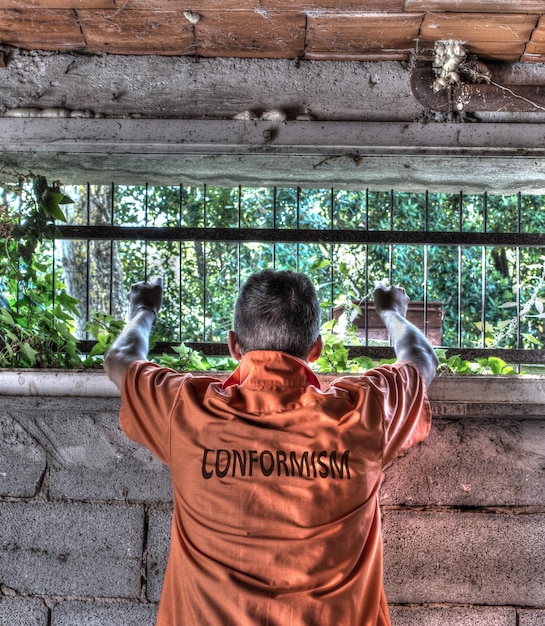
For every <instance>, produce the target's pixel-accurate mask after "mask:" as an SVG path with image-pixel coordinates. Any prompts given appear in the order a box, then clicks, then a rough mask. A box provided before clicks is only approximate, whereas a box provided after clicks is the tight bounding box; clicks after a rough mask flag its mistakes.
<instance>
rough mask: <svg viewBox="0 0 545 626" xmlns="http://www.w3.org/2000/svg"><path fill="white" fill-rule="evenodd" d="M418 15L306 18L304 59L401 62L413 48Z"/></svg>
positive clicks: (322, 16) (331, 15)
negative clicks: (395, 60) (390, 60)
mask: <svg viewBox="0 0 545 626" xmlns="http://www.w3.org/2000/svg"><path fill="white" fill-rule="evenodd" d="M421 21H422V15H419V14H406V13H405V14H396V15H388V16H377V15H365V16H361V15H360V16H355V15H350V14H348V15H334V14H328V15H316V16H309V18H308V23H307V42H306V47H305V58H308V59H316V60H323V59H325V58H330V59H335V60H338V59H347V60H348V59H351V60H357V59H361V60H371V59H372V58H373V59H376V60H378V59H380V60H387V59H404V58H407V56H408V54H409V53H410V51H411V50H412V49H413V48H414V45H415V43H414V40H415V38H417V37H418V33H419V27H420V24H421Z"/></svg>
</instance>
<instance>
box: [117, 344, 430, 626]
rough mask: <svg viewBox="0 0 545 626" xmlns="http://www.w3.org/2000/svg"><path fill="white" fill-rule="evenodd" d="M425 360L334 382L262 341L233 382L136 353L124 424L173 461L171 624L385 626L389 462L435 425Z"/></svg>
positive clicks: (163, 612) (161, 617)
mask: <svg viewBox="0 0 545 626" xmlns="http://www.w3.org/2000/svg"><path fill="white" fill-rule="evenodd" d="M430 419H431V414H430V409H429V404H428V400H427V396H426V392H425V386H424V382H423V379H422V377H421V374H420V370H419V369H418V368H417V367H416V366H415V365H414V364H411V363H407V362H406V363H397V364H395V365H385V366H382V367H378V368H376V369H373V370H370V371H369V372H367V373H365V374H362V375H357V376H346V377H342V378H339V379H337V380H336V381H335V382H334V383H333V384H332V385H331V387H330V388H329V389H328V390H327V391H321V390H320V384H319V382H318V380H317V378H316V377H315V375H314V374H313V373H312V371H311V370H310V369H308V367H307V365H306V364H305V363H304V362H303V361H301V360H299V359H296V358H294V357H292V356H290V355H288V354H286V353H283V352H274V351H253V352H249V353H247V354H246V355H245V356H244V357H243V359H242V361H241V362H240V365H239V367H238V368H237V370H236V371H235V372H234V373H233V374H232V376H231V377H230V378H229V379H228V380H227V381H225V383H224V384H223V385H222V384H221V382H218V381H217V380H215V379H213V378H209V377H204V376H192V375H190V374H180V373H177V372H174V371H172V370H170V369H166V368H161V367H159V366H157V365H155V364H153V363H149V362H147V361H137V362H135V363H133V364H131V366H130V367H129V368H128V369H127V371H126V373H125V376H124V379H123V390H122V406H121V413H120V421H121V426H122V428H123V430H124V431H125V433H126V434H127V435H128V436H129V437H130V438H131V439H133V440H134V441H137V442H139V443H141V444H142V445H144V446H146V447H147V448H149V449H150V450H151V451H152V452H153V453H154V454H155V455H156V456H157V457H158V458H159V459H161V460H162V461H163V462H164V463H166V464H167V465H168V466H169V467H170V470H171V475H172V483H173V488H174V514H173V520H172V537H171V549H170V555H169V559H168V564H167V569H166V574H165V579H164V584H163V591H162V597H161V602H160V606H159V614H158V621H157V624H159V625H160V626H180V625H183V626H209V625H211V626H229V625H232V626H329V625H335V626H377V625H379V626H385V625H388V624H390V618H389V615H388V608H387V605H386V600H385V596H384V589H383V583H382V538H381V527H380V512H379V506H378V492H379V487H380V484H381V480H382V470H383V468H384V467H385V466H386V465H387V464H388V463H390V462H391V461H392V460H393V459H394V458H395V457H396V456H398V455H399V454H400V453H401V452H402V451H404V450H406V449H407V448H409V447H410V446H411V445H413V444H415V443H417V442H418V441H421V440H422V439H423V438H424V437H426V435H427V434H428V431H429V428H430Z"/></svg>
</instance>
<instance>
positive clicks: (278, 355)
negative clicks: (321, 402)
mask: <svg viewBox="0 0 545 626" xmlns="http://www.w3.org/2000/svg"><path fill="white" fill-rule="evenodd" d="M242 384H244V385H246V386H248V387H262V386H267V387H273V386H286V385H287V384H289V386H292V387H306V386H307V385H313V386H314V387H316V388H317V389H320V381H319V380H318V378H317V377H316V375H315V374H314V372H313V371H312V370H311V369H310V367H309V365H308V363H307V362H306V361H303V359H299V358H297V357H295V356H292V355H291V354H288V353H287V352H280V351H276V350H252V351H251V352H247V353H246V354H244V355H243V357H242V359H241V360H240V363H239V365H238V367H237V369H236V370H235V371H234V372H233V373H232V374H231V375H230V376H229V378H228V379H227V380H226V381H225V382H224V383H223V385H222V387H223V388H224V389H225V388H227V387H230V386H231V385H242Z"/></svg>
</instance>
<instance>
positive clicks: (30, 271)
mask: <svg viewBox="0 0 545 626" xmlns="http://www.w3.org/2000/svg"><path fill="white" fill-rule="evenodd" d="M33 190H34V195H28V194H27V193H26V192H25V191H24V189H23V188H19V189H18V190H17V191H18V193H19V199H20V204H19V210H14V208H13V207H10V206H9V205H8V204H4V205H2V210H1V212H0V219H1V228H0V236H1V237H2V239H3V246H2V247H1V248H0V263H1V264H2V267H3V274H2V281H1V284H0V286H1V287H2V289H3V291H4V292H5V293H6V294H7V297H6V296H4V295H3V296H2V301H1V304H2V308H0V320H1V324H0V366H2V367H49V368H56V367H60V368H73V367H80V366H81V361H80V358H79V353H78V349H77V341H76V338H75V337H74V335H73V333H72V327H73V322H74V317H75V316H77V309H76V304H77V301H76V300H75V299H74V298H72V297H70V296H69V295H68V294H67V293H66V290H65V288H64V285H63V284H62V283H61V282H60V281H59V280H58V278H57V277H56V276H55V274H54V272H53V271H52V269H51V266H50V264H48V263H47V262H44V257H45V255H46V254H47V252H48V251H50V250H51V245H50V244H49V243H48V240H50V239H52V238H53V236H54V235H55V233H56V227H55V223H54V220H55V219H61V218H62V217H63V214H62V210H61V209H60V207H59V205H60V204H61V203H66V202H69V201H70V199H69V198H67V197H66V196H65V195H64V194H63V193H62V192H60V190H59V187H58V185H56V184H55V185H53V186H51V187H50V186H48V185H47V181H46V180H45V178H43V177H37V178H35V179H34V185H33Z"/></svg>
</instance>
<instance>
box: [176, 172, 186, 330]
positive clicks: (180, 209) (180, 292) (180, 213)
mask: <svg viewBox="0 0 545 626" xmlns="http://www.w3.org/2000/svg"><path fill="white" fill-rule="evenodd" d="M183 200H184V188H183V184H182V183H181V182H180V184H179V185H178V226H180V227H181V226H182V224H183ZM182 249H183V247H182V242H181V241H178V340H179V341H180V342H182V341H183V340H184V339H185V337H184V336H183V331H182V315H183V310H184V309H183V299H184V292H183V280H184V275H183V270H182V259H183V255H182Z"/></svg>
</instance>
